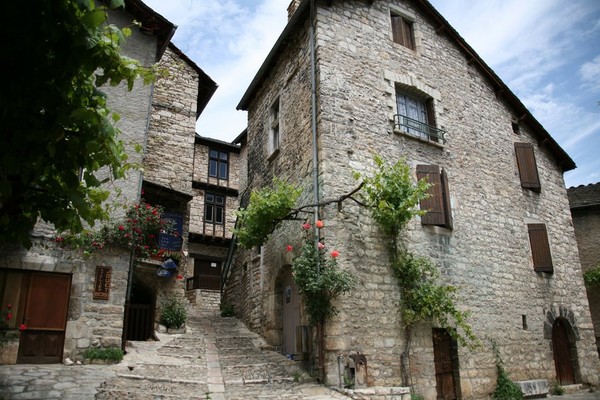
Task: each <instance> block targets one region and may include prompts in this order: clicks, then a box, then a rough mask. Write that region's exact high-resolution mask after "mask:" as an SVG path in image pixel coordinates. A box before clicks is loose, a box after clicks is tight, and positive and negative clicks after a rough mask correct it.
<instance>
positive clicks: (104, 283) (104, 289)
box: [94, 265, 112, 300]
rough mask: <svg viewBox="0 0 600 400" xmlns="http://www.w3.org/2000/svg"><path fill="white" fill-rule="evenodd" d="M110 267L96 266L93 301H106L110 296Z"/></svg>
mask: <svg viewBox="0 0 600 400" xmlns="http://www.w3.org/2000/svg"><path fill="white" fill-rule="evenodd" d="M111 275H112V267H107V266H102V265H98V266H96V280H95V281H94V300H108V297H109V295H110V278H111Z"/></svg>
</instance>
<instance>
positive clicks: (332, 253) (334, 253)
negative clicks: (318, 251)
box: [331, 250, 340, 258]
mask: <svg viewBox="0 0 600 400" xmlns="http://www.w3.org/2000/svg"><path fill="white" fill-rule="evenodd" d="M339 255H340V252H339V251H337V250H334V251H332V252H331V257H333V258H336V257H337V256H339Z"/></svg>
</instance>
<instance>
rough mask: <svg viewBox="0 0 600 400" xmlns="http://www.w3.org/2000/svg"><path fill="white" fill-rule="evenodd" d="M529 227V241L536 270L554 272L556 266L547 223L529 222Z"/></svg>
mask: <svg viewBox="0 0 600 400" xmlns="http://www.w3.org/2000/svg"><path fill="white" fill-rule="evenodd" d="M527 229H528V230H529V243H530V244H531V255H532V256H533V269H534V270H535V271H536V272H550V273H552V272H553V271H554V268H553V266H552V255H551V254H550V244H549V243H548V232H547V231H546V225H545V224H528V225H527Z"/></svg>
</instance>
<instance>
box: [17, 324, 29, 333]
mask: <svg viewBox="0 0 600 400" xmlns="http://www.w3.org/2000/svg"><path fill="white" fill-rule="evenodd" d="M25 329H27V325H25V324H20V325H19V330H20V331H21V332H23V331H24V330H25Z"/></svg>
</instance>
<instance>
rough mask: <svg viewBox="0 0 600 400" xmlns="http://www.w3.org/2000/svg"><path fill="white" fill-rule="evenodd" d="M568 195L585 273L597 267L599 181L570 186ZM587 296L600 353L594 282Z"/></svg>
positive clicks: (599, 303)
mask: <svg viewBox="0 0 600 400" xmlns="http://www.w3.org/2000/svg"><path fill="white" fill-rule="evenodd" d="M568 194H569V203H570V206H571V214H572V215H573V224H574V227H575V236H576V238H577V247H578V249H579V257H580V258H581V268H582V269H583V271H584V272H586V271H589V270H591V269H593V268H597V267H599V266H600V246H598V243H600V183H596V184H592V185H587V186H583V185H581V186H578V187H571V188H569V190H568ZM587 297H588V301H589V302H590V311H591V314H592V321H593V323H594V331H595V332H596V346H598V351H599V352H600V291H599V290H598V286H597V285H593V286H588V287H587Z"/></svg>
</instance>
